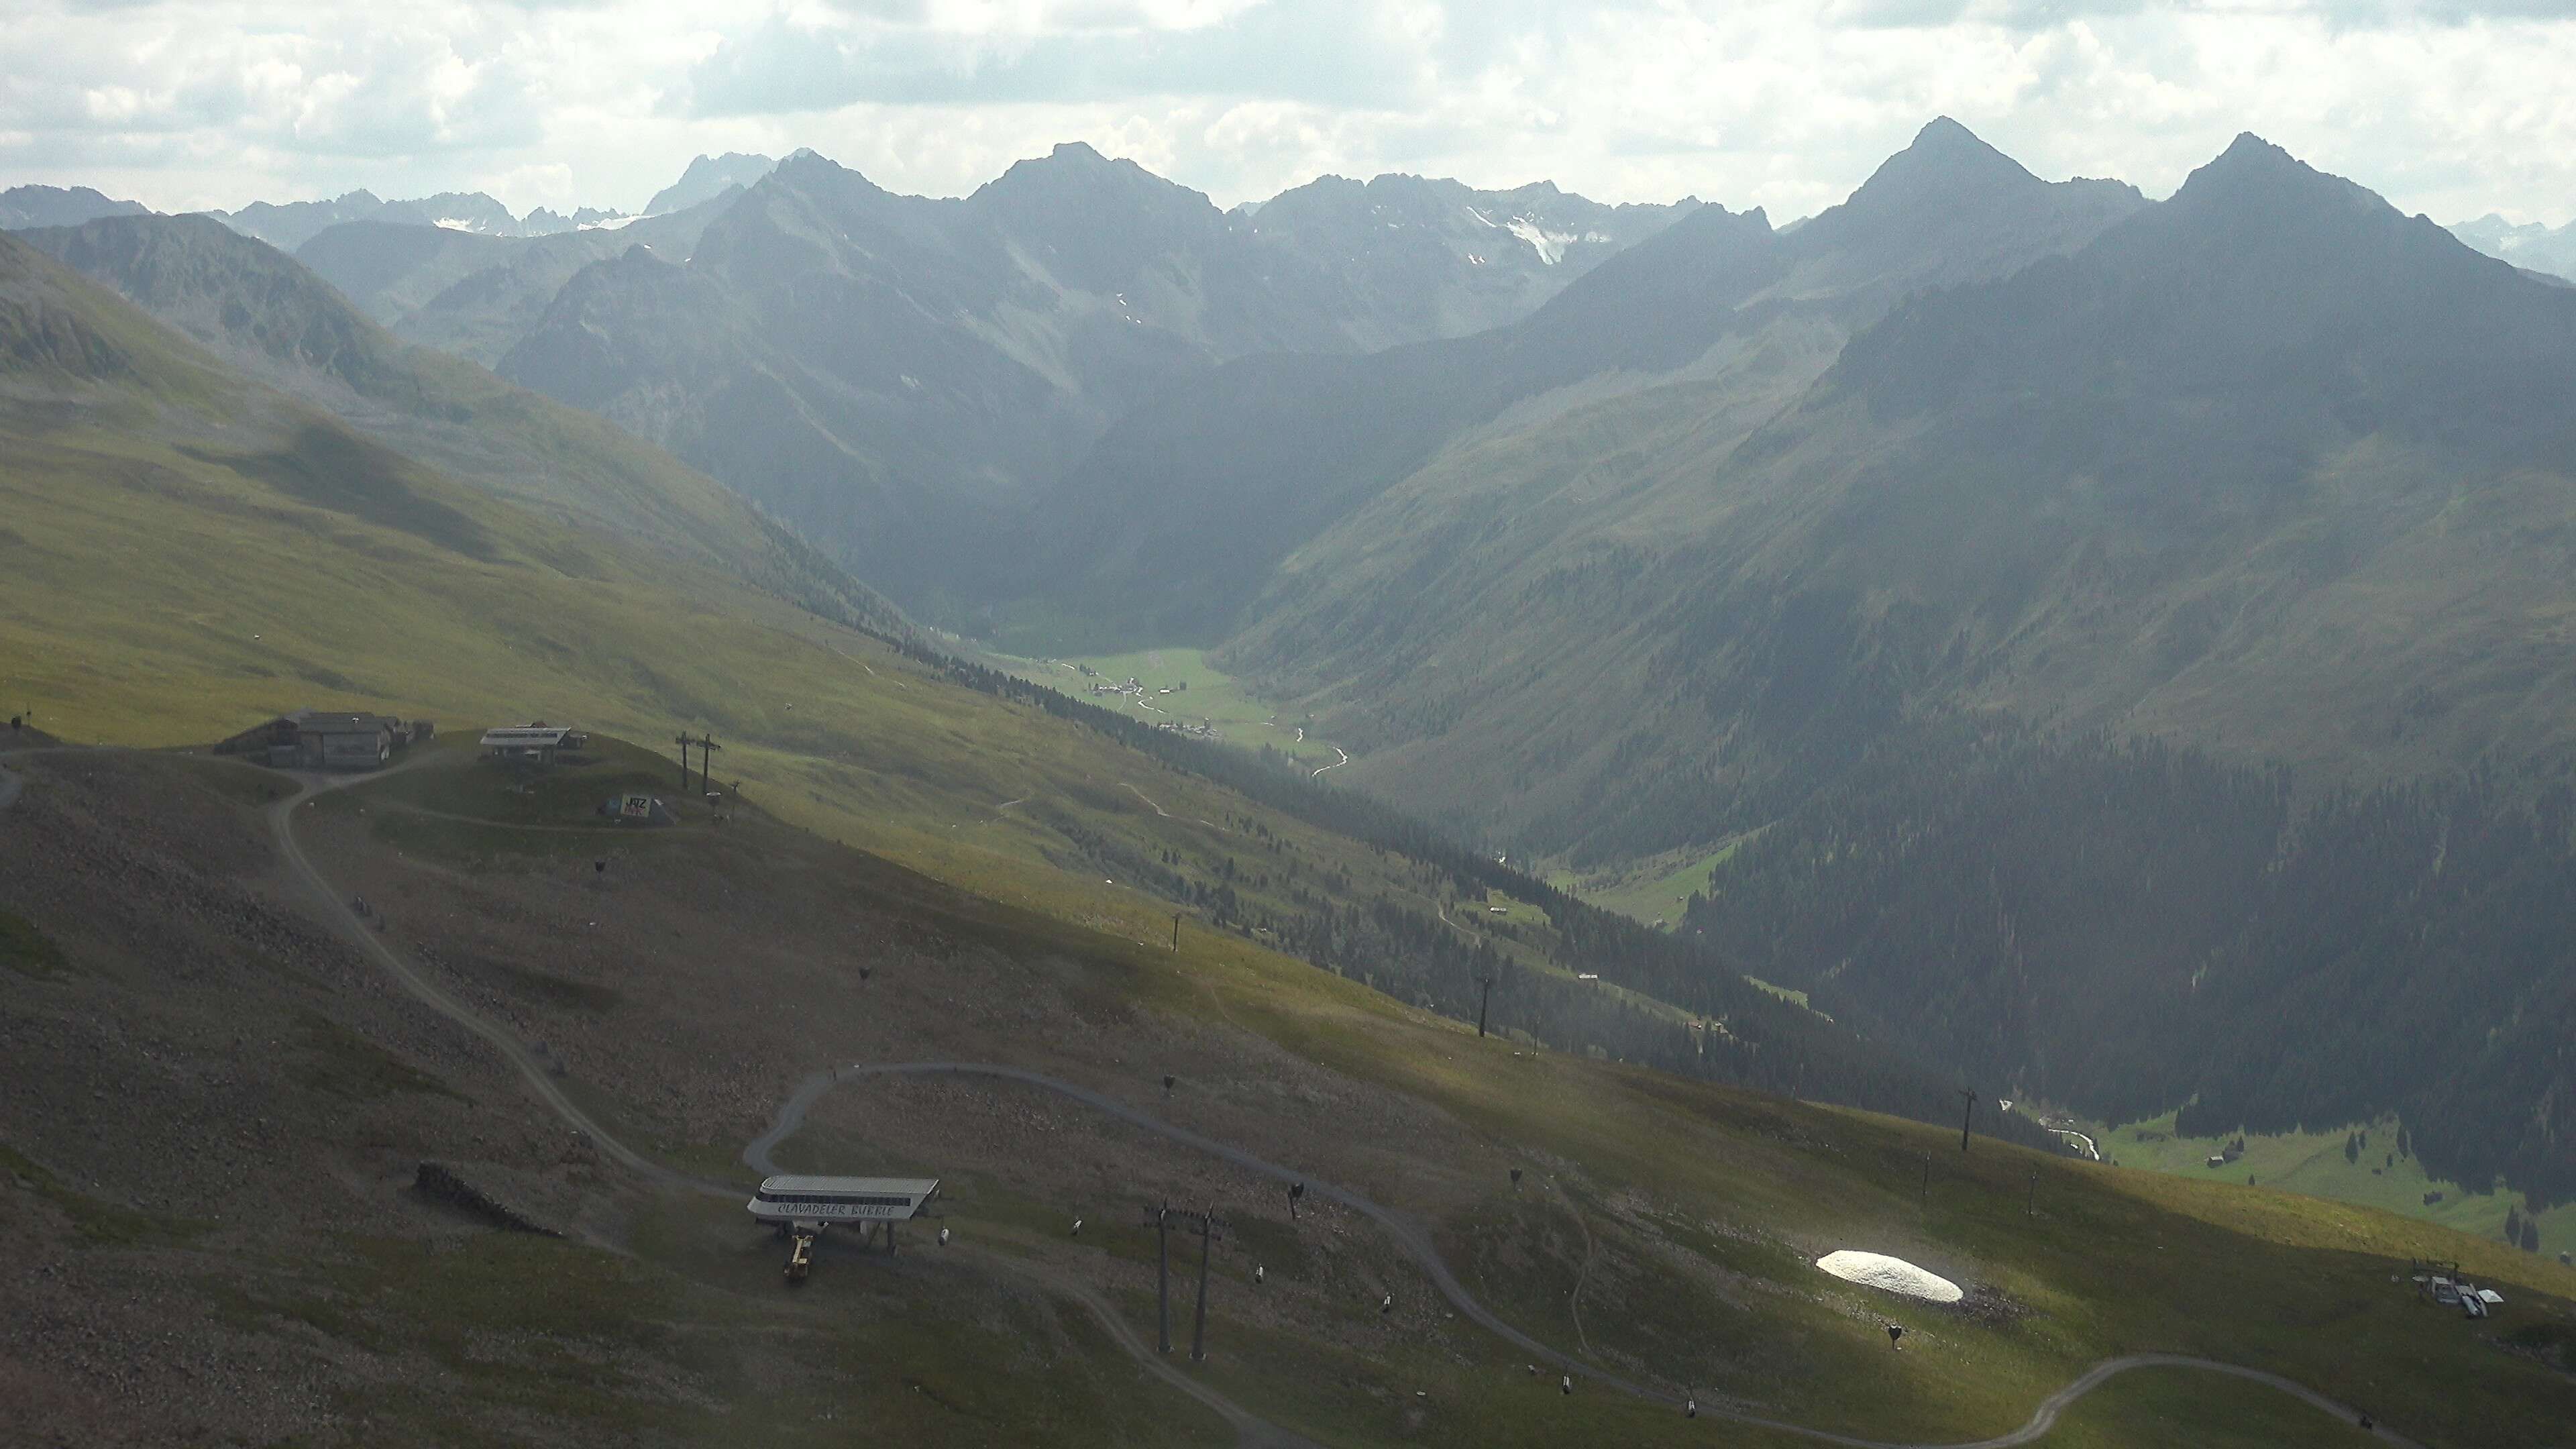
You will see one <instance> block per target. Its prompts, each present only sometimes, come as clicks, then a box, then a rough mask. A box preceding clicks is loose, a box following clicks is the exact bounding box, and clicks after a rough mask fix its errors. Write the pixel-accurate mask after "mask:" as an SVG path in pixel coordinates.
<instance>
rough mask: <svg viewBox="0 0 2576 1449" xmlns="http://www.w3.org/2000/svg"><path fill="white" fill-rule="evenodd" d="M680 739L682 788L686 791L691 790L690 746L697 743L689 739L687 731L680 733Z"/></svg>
mask: <svg viewBox="0 0 2576 1449" xmlns="http://www.w3.org/2000/svg"><path fill="white" fill-rule="evenodd" d="M678 739H679V742H680V788H681V789H683V790H686V789H688V788H689V746H691V745H693V744H695V743H697V741H695V740H692V739H690V738H689V732H688V731H687V730H682V731H680V733H679V736H678Z"/></svg>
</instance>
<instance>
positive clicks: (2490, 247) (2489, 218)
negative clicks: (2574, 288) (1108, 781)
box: [2450, 211, 2576, 281]
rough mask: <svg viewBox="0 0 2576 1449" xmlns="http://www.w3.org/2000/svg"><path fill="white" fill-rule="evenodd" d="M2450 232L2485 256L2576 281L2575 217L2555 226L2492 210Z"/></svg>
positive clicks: (2456, 226) (2462, 223) (2457, 225)
mask: <svg viewBox="0 0 2576 1449" xmlns="http://www.w3.org/2000/svg"><path fill="white" fill-rule="evenodd" d="M2450 232H2451V235H2453V236H2455V237H2458V238H2459V239H2460V240H2462V241H2464V242H2467V243H2468V244H2469V245H2471V246H2473V247H2476V248H2477V249H2478V250H2479V251H2482V252H2485V253H2486V254H2487V255H2488V256H2491V257H2496V258H2499V259H2501V260H2503V261H2508V262H2511V263H2513V264H2514V265H2515V266H2517V267H2529V268H2531V269H2532V270H2533V271H2535V272H2547V273H2549V274H2550V275H2552V276H2557V277H2564V278H2567V279H2568V280H2570V281H2576V221H2571V222H2569V223H2567V224H2566V225H2564V226H2561V227H2558V228H2555V229H2552V228H2550V227H2549V226H2547V225H2544V224H2543V223H2540V222H2536V221H2530V222H2524V223H2523V224H2521V225H2520V226H2516V225H2514V224H2513V223H2512V222H2509V221H2507V220H2505V219H2504V218H2503V217H2501V216H2498V215H2497V214H2495V213H2494V212H2492V211H2491V212H2488V213H2487V214H2486V215H2484V216H2482V217H2479V218H2478V219H2477V220H2475V221H2464V222H2460V223H2457V224H2456V225H2454V226H2452V227H2451V228H2450Z"/></svg>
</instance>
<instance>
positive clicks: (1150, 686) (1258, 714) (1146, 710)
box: [988, 647, 1342, 771]
mask: <svg viewBox="0 0 2576 1449" xmlns="http://www.w3.org/2000/svg"><path fill="white" fill-rule="evenodd" d="M988 662H990V663H991V664H992V665H993V667H995V668H997V669H1000V670H1003V671H1004V672H1006V673H1009V674H1012V675H1015V676H1017V677H1019V678H1021V679H1026V680H1030V681H1032V682H1034V683H1038V684H1043V685H1045V686H1047V687H1048V688H1050V689H1053V690H1055V691H1057V692H1058V693H1061V694H1070V695H1073V696H1075V697H1077V698H1080V699H1084V700H1089V701H1091V702H1092V703H1095V704H1098V705H1100V706H1102V707H1103V708H1106V709H1112V710H1116V711H1117V712H1119V713H1120V714H1123V715H1126V716H1127V717H1128V718H1130V719H1133V720H1136V721H1138V722H1140V723H1143V724H1149V725H1159V724H1164V723H1167V722H1172V723H1179V724H1182V725H1200V724H1205V725H1207V726H1209V727H1211V728H1213V729H1214V730H1215V731H1216V738H1218V739H1219V740H1221V741H1223V742H1225V743H1227V744H1232V745H1241V746H1243V747H1244V748H1246V749H1252V750H1263V749H1267V750H1272V751H1276V752H1277V753H1278V754H1280V755H1281V756H1284V757H1285V758H1286V759H1288V760H1290V761H1292V762H1294V763H1295V764H1297V765H1298V766H1300V767H1302V768H1304V769H1306V770H1309V771H1313V770H1320V769H1323V768H1325V767H1326V766H1334V765H1336V762H1337V761H1339V760H1340V759H1341V758H1342V756H1341V754H1340V753H1339V752H1338V751H1337V750H1336V749H1335V748H1334V745H1333V742H1332V741H1330V740H1328V739H1326V738H1324V737H1323V736H1322V735H1321V734H1319V733H1317V732H1316V731H1315V729H1314V728H1313V727H1312V724H1311V722H1309V721H1307V720H1305V719H1304V718H1303V717H1301V716H1299V715H1295V714H1283V713H1282V712H1281V708H1280V706H1278V705H1277V704H1274V703H1272V702H1270V701H1268V700H1265V699H1262V698H1260V697H1259V696H1257V695H1255V694H1254V693H1253V692H1252V691H1251V690H1250V689H1248V688H1246V687H1245V685H1244V683H1243V681H1241V680H1239V679H1236V678H1235V677H1234V676H1233V675H1230V674H1227V673H1226V672H1225V671H1223V670H1221V669H1219V668H1217V667H1216V666H1215V665H1214V664H1212V663H1210V662H1208V657H1207V652H1206V651H1205V650H1201V649H1187V648H1177V647H1175V648H1163V649H1133V650H1129V651H1127V652H1126V653H1123V654H1085V655H1068V656H1066V657H1064V658H1062V659H1023V658H1018V657H1016V656H1012V655H991V656H988ZM1084 670H1089V671H1090V673H1088V674H1086V673H1084V672H1083V671H1084ZM1130 679H1133V680H1136V681H1137V682H1138V683H1139V684H1142V685H1143V686H1144V688H1145V694H1144V696H1143V697H1142V698H1139V697H1138V696H1135V695H1129V694H1096V693H1094V692H1093V689H1092V686H1094V685H1099V684H1106V685H1111V686H1116V685H1121V684H1124V683H1126V682H1127V681H1128V680H1130ZM1183 685H1186V686H1187V688H1185V689H1184V688H1180V687H1179V686H1183ZM1164 689H1171V690H1173V692H1172V693H1171V694H1169V695H1165V694H1162V693H1160V691H1162V690H1164Z"/></svg>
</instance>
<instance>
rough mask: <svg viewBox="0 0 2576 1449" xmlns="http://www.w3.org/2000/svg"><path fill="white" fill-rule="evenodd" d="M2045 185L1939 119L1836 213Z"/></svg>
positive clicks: (1859, 213) (1880, 210) (1911, 207)
mask: <svg viewBox="0 0 2576 1449" xmlns="http://www.w3.org/2000/svg"><path fill="white" fill-rule="evenodd" d="M2046 184H2047V183H2046V182H2043V181H2041V180H2040V179H2039V178H2038V177H2036V176H2033V175H2031V174H2030V171H2029V170H2028V169H2027V168H2025V167H2024V166H2023V165H2022V164H2021V163H2020V162H2018V161H2015V160H2014V159H2013V158H2011V157H2010V156H2007V155H2005V154H2004V153H2003V152H2001V151H1998V150H1996V149H1995V148H1994V147H1992V146H1989V145H1987V144H1986V143H1985V142H1984V141H1983V140H1981V139H1979V138H1978V136H1977V133H1976V132H1974V131H1971V130H1969V129H1968V128H1967V127H1965V126H1962V125H1960V124H1959V123H1958V122H1956V121H1954V120H1951V119H1950V118H1949V117H1948V116H1936V117H1934V118H1933V119H1932V121H1931V122H1929V123H1928V124H1926V125H1925V126H1924V127H1923V129H1922V130H1920V131H1917V132H1916V133H1915V134H1914V140H1913V143H1912V144H1910V145H1908V146H1907V147H1906V148H1905V149H1904V150H1902V151H1899V152H1897V153H1896V154H1895V155H1893V156H1890V157H1888V158H1887V159H1886V160H1885V161H1882V162H1880V163H1879V167H1878V169H1877V170H1876V171H1874V172H1871V173H1870V178H1869V179H1868V180H1867V181H1864V182H1862V183H1861V185H1860V189H1859V190H1857V191H1855V192H1853V193H1852V194H1851V198H1850V199H1849V200H1847V201H1845V202H1844V203H1843V204H1842V205H1841V206H1839V207H1836V208H1834V209H1835V210H1836V211H1838V212H1841V213H1843V214H1844V215H1845V216H1846V217H1848V218H1857V217H1863V216H1879V215H1886V214H1890V213H1895V212H1911V211H1915V210H1918V209H1920V208H1923V207H1926V206H1938V207H1949V206H1955V205H1956V204H1958V202H1959V200H1960V198H1962V197H1963V196H1969V195H1976V194H1989V195H1990V194H1993V193H1995V192H1998V191H2003V190H2010V189H2015V188H2021V187H2040V186H2045V185H2046ZM1846 224H1847V223H1846Z"/></svg>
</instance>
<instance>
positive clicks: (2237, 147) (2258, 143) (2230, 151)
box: [2201, 131, 2308, 171]
mask: <svg viewBox="0 0 2576 1449" xmlns="http://www.w3.org/2000/svg"><path fill="white" fill-rule="evenodd" d="M2220 166H2225V167H2231V168H2239V169H2252V168H2258V167H2259V168H2269V169H2273V170H2282V169H2286V168H2289V167H2293V166H2295V167H2298V169H2300V170H2302V171H2305V170H2307V169H2308V168H2307V167H2306V166H2305V165H2303V164H2301V162H2300V161H2299V159H2298V158H2297V157H2295V156H2292V155H2291V154H2290V153H2289V152H2287V151H2284V150H2282V149H2281V148H2280V147H2278V146H2275V145H2273V144H2272V143H2271V142H2269V141H2266V140H2264V139H2263V138H2262V137H2260V136H2257V135H2255V134H2254V133H2253V132H2251V131H2239V132H2237V133H2236V139H2235V140H2233V141H2230V142H2228V143H2227V149H2226V150H2224V151H2221V152H2219V153H2218V159H2216V160H2214V161H2212V162H2210V163H2209V165H2208V166H2206V167H2203V168H2201V169H2203V170H2210V169H2213V168H2216V167H2220Z"/></svg>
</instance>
